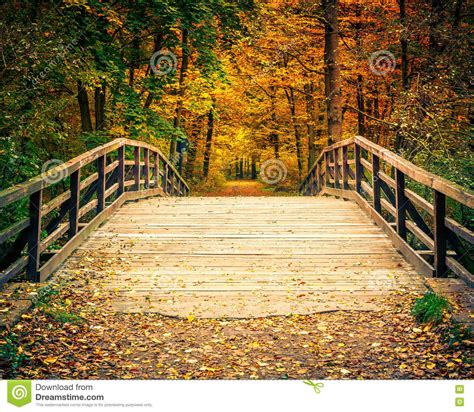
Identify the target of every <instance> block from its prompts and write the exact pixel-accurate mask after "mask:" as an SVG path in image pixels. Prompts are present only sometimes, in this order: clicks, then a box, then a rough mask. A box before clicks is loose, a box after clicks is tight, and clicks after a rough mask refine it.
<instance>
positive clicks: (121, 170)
mask: <svg viewBox="0 0 474 412" xmlns="http://www.w3.org/2000/svg"><path fill="white" fill-rule="evenodd" d="M118 162H119V164H118V177H117V180H118V189H117V197H118V196H120V195H122V194H123V192H124V191H125V146H120V147H119V148H118Z"/></svg>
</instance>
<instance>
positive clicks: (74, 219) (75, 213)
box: [69, 169, 81, 238]
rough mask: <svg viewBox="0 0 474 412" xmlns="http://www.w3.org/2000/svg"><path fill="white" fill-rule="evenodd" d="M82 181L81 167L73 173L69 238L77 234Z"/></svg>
mask: <svg viewBox="0 0 474 412" xmlns="http://www.w3.org/2000/svg"><path fill="white" fill-rule="evenodd" d="M80 181H81V169H78V170H76V171H75V172H74V173H73V174H72V175H71V182H70V191H71V197H70V199H69V238H72V237H74V236H75V235H76V233H77V231H78V224H79V201H80V192H81V189H80Z"/></svg>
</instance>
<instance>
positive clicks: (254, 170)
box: [252, 154, 257, 180]
mask: <svg viewBox="0 0 474 412" xmlns="http://www.w3.org/2000/svg"><path fill="white" fill-rule="evenodd" d="M256 179H257V155H256V154H252V180H256Z"/></svg>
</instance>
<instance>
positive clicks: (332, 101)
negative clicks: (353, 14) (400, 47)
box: [322, 0, 342, 145]
mask: <svg viewBox="0 0 474 412" xmlns="http://www.w3.org/2000/svg"><path fill="white" fill-rule="evenodd" d="M322 4H323V11H324V20H325V24H324V26H325V42H324V63H325V86H326V87H325V89H326V108H327V118H328V145H331V144H332V143H334V142H338V141H340V140H341V138H342V107H341V76H340V68H339V24H338V18H337V10H338V0H323V2H322Z"/></svg>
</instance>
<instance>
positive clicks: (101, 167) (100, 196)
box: [97, 155, 106, 213]
mask: <svg viewBox="0 0 474 412" xmlns="http://www.w3.org/2000/svg"><path fill="white" fill-rule="evenodd" d="M105 163H106V157H105V155H104V156H100V157H99V158H98V159H97V171H98V181H97V213H100V212H102V210H104V209H105Z"/></svg>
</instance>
